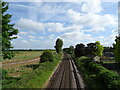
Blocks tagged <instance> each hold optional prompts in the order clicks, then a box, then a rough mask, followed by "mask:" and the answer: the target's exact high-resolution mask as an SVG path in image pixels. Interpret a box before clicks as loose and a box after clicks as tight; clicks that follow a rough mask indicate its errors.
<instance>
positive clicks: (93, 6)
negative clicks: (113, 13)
mask: <svg viewBox="0 0 120 90" xmlns="http://www.w3.org/2000/svg"><path fill="white" fill-rule="evenodd" d="M102 10H103V9H102V7H101V2H100V0H91V1H90V2H86V3H84V4H83V6H82V11H83V12H87V13H100V12H101V11H102Z"/></svg>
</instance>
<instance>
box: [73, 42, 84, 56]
mask: <svg viewBox="0 0 120 90" xmlns="http://www.w3.org/2000/svg"><path fill="white" fill-rule="evenodd" d="M84 55H85V45H84V44H82V43H81V44H77V45H76V46H75V56H76V57H80V56H84Z"/></svg>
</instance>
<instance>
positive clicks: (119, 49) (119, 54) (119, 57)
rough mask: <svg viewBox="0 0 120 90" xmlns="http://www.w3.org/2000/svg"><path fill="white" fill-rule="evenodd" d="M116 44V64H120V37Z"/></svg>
mask: <svg viewBox="0 0 120 90" xmlns="http://www.w3.org/2000/svg"><path fill="white" fill-rule="evenodd" d="M115 42H116V43H115V44H114V54H115V62H117V63H120V36H119V37H116V39H115Z"/></svg>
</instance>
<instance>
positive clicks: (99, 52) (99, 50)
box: [95, 41, 104, 56]
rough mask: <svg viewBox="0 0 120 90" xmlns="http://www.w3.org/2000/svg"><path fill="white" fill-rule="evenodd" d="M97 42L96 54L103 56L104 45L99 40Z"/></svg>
mask: <svg viewBox="0 0 120 90" xmlns="http://www.w3.org/2000/svg"><path fill="white" fill-rule="evenodd" d="M95 43H96V55H98V56H102V54H103V50H104V47H103V45H100V42H99V41H96V42H95Z"/></svg>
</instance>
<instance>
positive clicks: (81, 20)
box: [7, 0, 118, 49]
mask: <svg viewBox="0 0 120 90" xmlns="http://www.w3.org/2000/svg"><path fill="white" fill-rule="evenodd" d="M7 13H10V14H12V15H13V16H12V18H11V20H12V22H11V23H15V26H14V27H15V28H17V29H18V30H19V33H18V35H17V36H18V38H17V39H15V40H13V41H12V44H13V46H14V48H39V49H48V48H50V49H52V48H54V45H55V41H56V39H57V38H61V39H62V40H63V42H64V46H63V47H69V46H70V45H73V46H75V45H76V44H78V43H84V44H87V43H90V42H95V41H100V42H101V44H102V45H104V46H111V45H112V43H114V39H115V36H116V35H117V32H118V3H117V2H100V1H99V0H94V1H93V2H92V1H91V2H79V3H78V2H77V3H75V2H10V3H9V10H8V11H7Z"/></svg>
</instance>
